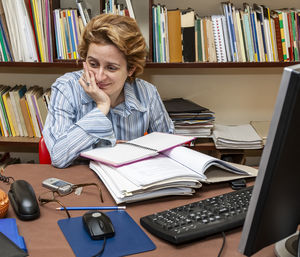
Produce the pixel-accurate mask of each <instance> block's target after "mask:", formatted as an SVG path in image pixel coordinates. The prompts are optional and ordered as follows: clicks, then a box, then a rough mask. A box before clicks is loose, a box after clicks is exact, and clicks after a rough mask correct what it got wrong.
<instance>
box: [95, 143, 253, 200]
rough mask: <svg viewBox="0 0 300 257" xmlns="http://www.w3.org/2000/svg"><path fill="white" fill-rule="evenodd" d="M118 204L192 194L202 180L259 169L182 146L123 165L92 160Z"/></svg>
mask: <svg viewBox="0 0 300 257" xmlns="http://www.w3.org/2000/svg"><path fill="white" fill-rule="evenodd" d="M90 168H91V169H92V170H94V172H95V173H96V174H97V175H98V176H99V178H100V179H101V180H102V181H103V183H104V184H105V186H106V187H107V189H108V191H109V192H110V194H111V195H112V197H113V198H114V200H115V202H116V203H117V204H119V203H122V202H135V201H141V200H146V199H151V198H156V197H162V196H168V195H192V194H193V193H194V192H195V189H196V188H200V187H201V182H204V183H214V182H220V181H228V180H233V179H237V178H241V177H243V178H245V177H252V176H256V174H257V170H256V169H254V168H251V167H248V166H244V165H239V164H233V163H228V162H225V161H222V160H219V159H217V158H214V157H211V156H209V155H205V154H202V153H200V152H197V151H194V150H192V149H190V148H187V147H183V146H179V147H175V148H172V149H170V150H168V151H164V152H163V153H162V154H159V155H157V156H155V157H152V158H148V159H145V160H142V161H138V162H134V163H131V164H128V165H123V166H120V167H113V166H109V165H106V164H103V163H100V162H95V161H91V162H90Z"/></svg>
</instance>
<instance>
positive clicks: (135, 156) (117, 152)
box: [80, 132, 195, 167]
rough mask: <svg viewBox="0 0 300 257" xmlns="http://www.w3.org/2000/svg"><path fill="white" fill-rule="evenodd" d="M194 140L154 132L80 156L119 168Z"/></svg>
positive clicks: (189, 137)
mask: <svg viewBox="0 0 300 257" xmlns="http://www.w3.org/2000/svg"><path fill="white" fill-rule="evenodd" d="M194 139H195V138H194V137H191V136H181V135H174V134H167V133H161V132H152V133H150V134H147V135H145V136H142V137H139V138H136V139H134V140H130V141H128V142H126V143H118V144H116V145H115V146H106V147H99V148H95V149H92V150H89V151H85V152H82V153H81V154H80V155H81V156H83V157H86V158H89V159H92V160H94V161H99V162H102V163H105V164H107V165H111V166H114V167H118V166H121V165H124V164H129V163H132V162H136V161H140V160H143V159H146V158H149V157H153V156H156V155H158V153H160V152H163V151H165V150H168V149H171V148H173V147H176V146H179V145H182V144H185V143H188V142H190V141H192V140H194Z"/></svg>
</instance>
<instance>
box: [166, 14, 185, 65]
mask: <svg viewBox="0 0 300 257" xmlns="http://www.w3.org/2000/svg"><path fill="white" fill-rule="evenodd" d="M167 13H168V36H169V54H170V62H181V61H182V47H181V24H180V10H179V9H176V10H168V11H167Z"/></svg>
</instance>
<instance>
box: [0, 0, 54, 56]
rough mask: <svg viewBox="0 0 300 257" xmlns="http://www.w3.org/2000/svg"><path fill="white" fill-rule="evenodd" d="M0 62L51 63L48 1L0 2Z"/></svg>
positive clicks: (7, 0) (13, 0) (11, 0)
mask: <svg viewBox="0 0 300 257" xmlns="http://www.w3.org/2000/svg"><path fill="white" fill-rule="evenodd" d="M0 43H1V44H0V61H18V62H21V61H25V62H37V61H41V62H52V61H53V53H52V36H51V21H50V3H49V0H29V1H18V0H2V1H0Z"/></svg>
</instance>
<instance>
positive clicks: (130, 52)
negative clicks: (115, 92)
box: [78, 14, 147, 81]
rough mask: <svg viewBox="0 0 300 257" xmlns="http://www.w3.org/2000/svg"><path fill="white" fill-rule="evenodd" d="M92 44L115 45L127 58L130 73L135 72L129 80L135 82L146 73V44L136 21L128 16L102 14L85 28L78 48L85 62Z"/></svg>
mask: <svg viewBox="0 0 300 257" xmlns="http://www.w3.org/2000/svg"><path fill="white" fill-rule="evenodd" d="M91 43H95V44H113V45H115V46H116V47H117V48H118V49H119V50H120V51H121V52H122V53H123V54H124V56H125V58H126V61H127V69H128V71H129V70H131V69H133V68H135V71H134V72H133V74H132V75H131V77H130V78H128V79H129V80H130V81H133V80H134V79H135V78H136V77H137V76H138V75H140V74H142V73H143V71H144V66H145V63H146V56H147V50H146V43H145V39H144V37H143V35H142V33H141V31H140V29H139V27H138V25H137V23H136V21H135V20H134V19H132V18H130V17H127V16H120V15H115V14H100V15H98V16H96V17H94V18H93V19H92V20H91V21H90V22H89V23H88V24H87V25H86V27H85V28H84V30H83V33H82V36H81V40H80V43H79V46H78V53H79V55H80V57H81V58H83V59H84V60H85V59H86V57H87V52H88V48H89V46H90V44H91Z"/></svg>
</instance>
